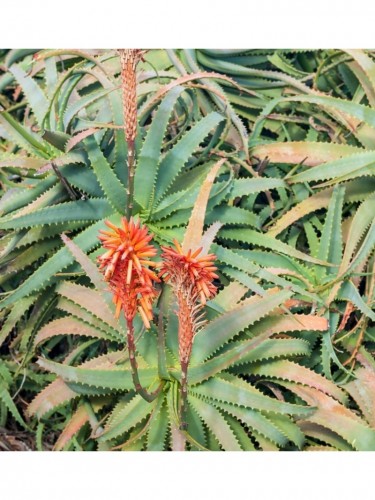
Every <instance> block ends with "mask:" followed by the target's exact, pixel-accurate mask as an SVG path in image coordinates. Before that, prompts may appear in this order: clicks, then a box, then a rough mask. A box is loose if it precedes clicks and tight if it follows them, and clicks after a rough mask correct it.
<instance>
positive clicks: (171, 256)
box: [159, 240, 218, 304]
mask: <svg viewBox="0 0 375 500" xmlns="http://www.w3.org/2000/svg"><path fill="white" fill-rule="evenodd" d="M173 243H174V244H175V247H176V250H175V249H174V248H171V247H162V249H163V252H164V253H163V254H162V258H163V265H162V267H161V270H160V274H159V276H162V277H163V280H164V281H171V283H172V284H176V283H177V282H182V283H184V285H185V286H191V287H193V288H194V291H196V292H197V295H198V296H199V298H200V301H201V303H202V304H206V301H207V299H211V298H212V297H214V296H215V294H216V291H217V289H216V286H215V285H214V284H213V280H214V279H215V278H218V275H217V274H215V272H214V271H216V270H217V267H215V266H214V265H213V261H214V260H215V259H216V255H214V254H208V255H204V256H201V257H198V256H199V254H200V253H201V252H202V248H198V249H197V250H195V251H194V252H193V251H192V250H189V251H188V252H187V253H186V254H185V253H184V252H183V251H182V248H181V246H180V244H179V243H178V241H176V240H173Z"/></svg>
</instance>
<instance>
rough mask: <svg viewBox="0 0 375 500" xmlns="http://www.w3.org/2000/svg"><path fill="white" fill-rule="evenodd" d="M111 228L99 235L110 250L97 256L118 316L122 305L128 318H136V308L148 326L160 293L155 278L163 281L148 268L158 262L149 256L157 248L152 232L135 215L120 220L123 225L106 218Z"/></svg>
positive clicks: (128, 319)
mask: <svg viewBox="0 0 375 500" xmlns="http://www.w3.org/2000/svg"><path fill="white" fill-rule="evenodd" d="M105 223H106V225H107V226H108V227H109V228H110V230H109V231H104V230H101V231H100V233H101V235H100V236H99V239H100V240H101V242H102V245H103V247H104V248H106V249H108V251H107V252H106V253H105V254H103V255H101V256H100V257H99V258H98V261H99V263H100V268H101V269H103V270H104V277H105V280H106V281H108V282H109V286H110V288H111V291H112V292H113V301H114V303H115V304H116V318H118V317H119V315H120V312H121V309H122V310H123V311H124V315H125V318H126V320H127V321H128V322H131V321H133V319H134V316H135V315H136V313H137V310H138V311H139V313H140V314H141V317H142V320H143V322H144V324H145V326H146V328H149V327H150V321H151V320H152V302H153V300H154V299H155V297H156V296H157V292H156V290H155V288H154V282H158V281H160V279H159V278H158V277H157V276H156V274H155V273H154V272H153V271H152V270H151V269H149V268H150V267H157V265H158V264H156V263H155V262H152V261H150V260H149V258H150V257H154V256H155V255H156V249H155V248H154V247H153V246H152V245H150V244H149V242H150V240H151V239H152V236H153V235H152V234H148V231H147V228H146V227H142V226H141V225H140V223H139V221H138V222H134V220H133V218H131V219H130V221H128V220H127V219H126V218H125V217H123V218H122V220H121V227H117V226H115V225H114V224H112V223H111V222H110V221H108V220H107V221H105Z"/></svg>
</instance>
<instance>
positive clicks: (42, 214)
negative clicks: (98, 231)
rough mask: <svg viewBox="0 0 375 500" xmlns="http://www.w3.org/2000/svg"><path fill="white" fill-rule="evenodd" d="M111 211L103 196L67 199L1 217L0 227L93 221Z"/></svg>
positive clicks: (13, 227)
mask: <svg viewBox="0 0 375 500" xmlns="http://www.w3.org/2000/svg"><path fill="white" fill-rule="evenodd" d="M110 213H111V209H110V206H109V204H108V202H107V200H105V199H103V198H96V199H88V200H84V201H82V200H78V201H68V202H66V203H60V204H59V205H54V206H52V207H46V208H41V209H39V210H35V212H31V213H29V214H26V215H21V216H19V217H17V216H14V217H12V218H8V219H3V221H2V222H1V223H0V228H1V229H23V228H27V227H33V226H41V225H44V224H58V223H60V222H70V221H78V220H80V221H87V222H89V221H93V220H98V219H103V218H104V217H106V216H107V215H109V214H110Z"/></svg>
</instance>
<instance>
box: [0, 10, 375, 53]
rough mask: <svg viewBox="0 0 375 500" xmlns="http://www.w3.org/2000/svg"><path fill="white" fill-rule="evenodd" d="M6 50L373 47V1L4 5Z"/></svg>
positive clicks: (0, 39) (0, 42)
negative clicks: (37, 48) (9, 48)
mask: <svg viewBox="0 0 375 500" xmlns="http://www.w3.org/2000/svg"><path fill="white" fill-rule="evenodd" d="M0 12H1V30H0V47H11V48H36V47H41V48H47V47H50V48H61V47H64V48H77V47H79V48H116V47H138V46H139V47H144V48H158V47H166V48H170V47H184V48H189V47H210V48H213V47H219V48H220V47H221V48H224V47H225V48H236V47H242V48H243V47H246V48H248V47H249V48H274V47H277V48H286V47H289V48H337V47H341V48H349V47H350V48H372V47H374V42H375V36H374V19H375V2H373V1H369V0H113V1H111V2H108V1H105V0H63V1H62V2H53V1H51V0H32V1H30V0H17V1H16V2H12V1H11V0H3V2H2V5H1V11H0Z"/></svg>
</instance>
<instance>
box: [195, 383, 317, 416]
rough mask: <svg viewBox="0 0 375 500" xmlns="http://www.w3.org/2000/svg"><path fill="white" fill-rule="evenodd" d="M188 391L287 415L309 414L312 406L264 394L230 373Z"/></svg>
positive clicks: (238, 404)
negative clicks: (292, 402)
mask: <svg viewBox="0 0 375 500" xmlns="http://www.w3.org/2000/svg"><path fill="white" fill-rule="evenodd" d="M190 392H191V393H193V394H196V395H198V396H201V397H204V398H210V399H213V400H215V401H222V402H225V403H231V404H234V405H236V406H243V407H246V408H252V409H253V410H261V411H271V412H276V413H282V414H288V415H310V414H311V413H312V411H313V408H311V407H309V406H301V405H295V404H291V403H286V402H284V401H278V400H277V399H273V398H271V397H269V396H266V395H265V394H263V393H262V392H261V391H259V390H258V389H256V388H255V387H253V386H252V385H250V384H248V383H247V382H245V381H244V380H241V379H239V378H237V377H234V376H230V375H227V374H226V375H224V374H221V375H218V376H216V377H213V378H211V379H210V380H207V381H206V382H203V383H202V384H200V385H197V386H193V387H190Z"/></svg>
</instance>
